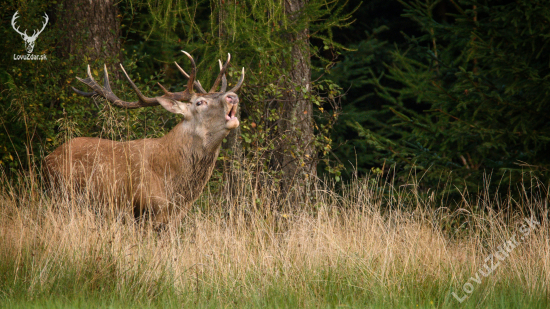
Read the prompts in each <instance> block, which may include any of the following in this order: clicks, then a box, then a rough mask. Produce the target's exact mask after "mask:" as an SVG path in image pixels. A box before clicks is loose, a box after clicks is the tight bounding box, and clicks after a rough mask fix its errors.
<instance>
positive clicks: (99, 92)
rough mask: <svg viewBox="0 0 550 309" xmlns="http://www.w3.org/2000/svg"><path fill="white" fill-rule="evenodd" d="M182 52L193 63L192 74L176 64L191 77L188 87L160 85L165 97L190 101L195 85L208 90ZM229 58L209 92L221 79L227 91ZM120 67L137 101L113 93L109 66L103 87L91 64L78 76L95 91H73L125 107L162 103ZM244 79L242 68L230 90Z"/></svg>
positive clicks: (211, 91) (190, 58)
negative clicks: (178, 88)
mask: <svg viewBox="0 0 550 309" xmlns="http://www.w3.org/2000/svg"><path fill="white" fill-rule="evenodd" d="M182 52H183V53H184V54H185V55H186V56H187V57H188V58H189V60H191V65H192V68H191V74H189V75H188V74H187V73H186V72H185V71H184V70H183V69H182V68H181V67H180V66H179V65H178V64H177V63H176V66H177V67H178V69H179V70H180V71H181V73H183V75H185V76H186V77H187V78H189V80H188V81H187V89H185V90H184V91H180V92H169V91H168V90H166V88H164V87H163V86H162V85H161V84H160V83H158V85H159V87H160V88H161V89H162V91H163V92H164V95H163V96H162V97H163V98H167V99H172V100H177V101H189V100H190V99H191V98H192V97H193V94H194V92H193V86H195V87H197V89H198V90H199V91H200V93H201V94H206V91H205V90H204V88H203V87H202V86H201V83H200V82H199V81H198V80H195V75H196V72H197V66H196V64H195V60H194V59H193V57H192V56H191V55H189V54H188V53H187V52H185V51H183V50H182ZM229 60H231V55H230V54H227V61H226V62H225V64H224V65H223V66H222V62H221V60H218V62H219V65H220V73H219V74H218V77H217V78H216V80H215V81H214V85H213V86H212V88H211V89H210V92H208V93H213V92H214V91H215V90H216V88H217V87H218V85H219V83H220V81H221V82H222V86H221V89H220V91H221V92H225V89H226V88H227V78H226V77H225V71H226V69H227V67H228V65H229ZM120 68H121V69H122V72H124V76H126V79H127V80H128V82H129V83H130V86H131V87H132V89H134V92H135V93H136V94H137V96H138V100H137V101H133V102H128V101H123V100H121V99H120V98H118V97H117V96H116V95H115V94H114V93H113V91H112V90H111V86H110V84H109V74H108V73H107V66H104V74H103V87H101V86H100V85H99V84H98V83H97V82H96V81H95V80H94V78H93V77H92V72H91V70H90V66H89V65H88V78H86V79H82V78H80V77H77V79H78V80H79V81H80V82H82V83H84V84H86V85H87V86H88V87H90V88H92V89H93V90H94V91H92V92H84V91H81V90H78V89H76V88H74V87H72V88H73V91H74V92H76V93H77V94H79V95H81V96H85V97H93V96H101V97H103V98H105V99H106V100H108V101H109V102H111V103H113V104H115V105H117V106H120V107H123V108H139V107H145V106H153V105H158V104H160V103H159V101H158V99H157V97H155V98H148V97H146V96H144V95H143V94H142V93H141V92H140V91H139V89H138V87H137V86H136V84H134V82H133V81H132V80H131V79H130V76H128V73H126V70H125V69H124V67H123V66H122V64H121V65H120ZM243 81H244V68H243V69H242V75H241V78H240V79H239V82H238V83H237V85H236V86H235V87H233V88H232V89H231V90H230V91H232V92H236V91H238V90H239V88H241V86H242V84H243Z"/></svg>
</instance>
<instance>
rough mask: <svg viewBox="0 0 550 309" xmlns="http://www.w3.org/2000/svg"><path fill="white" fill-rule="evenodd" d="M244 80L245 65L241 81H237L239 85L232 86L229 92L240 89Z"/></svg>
mask: <svg viewBox="0 0 550 309" xmlns="http://www.w3.org/2000/svg"><path fill="white" fill-rule="evenodd" d="M243 82H244V67H243V70H242V74H241V78H239V82H237V85H235V87H233V88H231V90H229V92H237V91H239V89H240V88H241V86H242V85H243Z"/></svg>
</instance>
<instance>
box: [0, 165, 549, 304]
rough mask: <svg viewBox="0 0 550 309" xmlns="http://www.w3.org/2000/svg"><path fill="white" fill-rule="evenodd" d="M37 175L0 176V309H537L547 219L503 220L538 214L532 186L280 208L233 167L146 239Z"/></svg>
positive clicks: (381, 193) (399, 189) (394, 192)
mask: <svg viewBox="0 0 550 309" xmlns="http://www.w3.org/2000/svg"><path fill="white" fill-rule="evenodd" d="M38 178H39V177H37V176H33V175H23V176H21V178H20V179H19V182H18V183H17V184H15V183H14V182H12V184H10V183H9V182H7V179H6V178H5V177H4V179H3V181H4V182H3V184H4V185H3V186H2V187H1V191H0V205H1V207H0V308H50V307H51V308H150V307H158V308H182V307H183V308H189V307H190V308H253V307H268V308H311V307H313V308H319V307H322V308H548V307H550V300H549V296H550V288H549V284H550V241H549V239H550V238H549V237H548V236H549V232H550V230H549V226H548V221H547V219H545V218H541V217H540V216H539V217H537V218H536V223H534V222H535V221H530V224H531V225H529V223H527V221H525V220H526V218H528V219H529V218H531V213H529V212H525V211H523V212H514V211H511V209H517V206H518V205H521V206H523V208H524V209H530V210H531V211H532V212H533V213H538V214H540V213H543V214H546V213H547V209H548V206H547V201H548V197H547V189H546V188H545V187H544V186H542V185H540V184H537V183H534V184H533V186H532V188H533V189H530V190H527V189H526V190H525V191H524V194H523V196H521V198H519V199H518V198H511V197H507V196H489V195H488V194H483V192H481V193H478V194H464V199H463V200H462V201H461V202H460V203H459V204H455V207H453V208H454V209H455V210H451V208H448V207H447V206H449V205H446V203H448V202H447V201H445V200H444V199H436V198H435V196H436V195H434V194H432V195H427V197H421V196H420V195H419V194H418V190H419V185H418V184H417V183H415V182H414V181H410V183H409V184H404V183H398V182H397V181H394V180H392V179H383V178H376V177H370V178H369V177H367V178H362V179H356V180H354V181H352V182H351V183H349V184H348V185H346V186H344V187H343V189H341V190H336V189H335V186H334V185H333V184H330V183H324V182H322V181H320V180H317V181H315V182H314V183H313V184H311V189H310V190H307V191H300V190H303V189H299V188H297V189H295V190H296V191H295V192H294V196H296V197H297V198H295V199H292V200H290V199H288V195H282V194H280V193H279V192H278V190H277V189H276V186H270V185H265V183H264V184H263V185H259V184H258V182H257V179H256V178H254V177H252V176H251V174H248V173H246V172H243V173H242V175H240V176H239V177H238V178H239V179H236V180H233V183H234V184H238V186H239V188H237V190H227V189H225V188H222V187H216V186H215V185H212V184H211V185H210V186H209V187H208V189H206V190H205V191H204V193H203V195H202V197H201V198H200V199H199V200H198V201H197V202H196V203H195V205H194V207H193V209H192V210H191V211H190V212H189V213H188V215H187V217H186V218H185V219H184V221H183V222H180V223H178V224H173V225H170V226H168V227H167V228H166V229H164V230H161V231H158V230H155V229H154V228H153V227H152V226H151V224H150V223H148V221H146V220H145V221H143V220H142V221H135V220H133V218H130V217H128V215H125V214H121V213H118V212H116V211H112V210H110V209H109V208H108V206H107V205H103V206H102V205H97V203H96V202H94V201H93V200H90V199H89V198H88V196H87V195H86V194H81V195H77V196H70V195H71V194H69V193H68V192H64V191H63V190H56V191H55V192H52V191H50V190H46V189H45V188H43V187H42V186H41V185H40V183H41V182H40V181H38V180H37V179H38ZM214 184H215V183H214ZM218 184H219V182H218ZM231 192H232V193H231ZM281 205H283V206H281ZM495 206H498V207H495ZM493 208H495V209H496V208H498V209H500V210H501V211H498V212H497V211H493V210H491V209H493ZM529 220H530V219H529ZM537 223H538V224H537ZM526 230H527V234H526V233H525V232H526ZM520 237H523V238H524V239H523V240H521V241H519V239H520ZM512 239H513V240H518V242H516V243H515V246H514V247H515V248H512V247H510V246H508V249H510V250H509V251H510V252H509V253H507V254H506V255H503V254H504V252H503V251H502V252H500V253H498V252H497V251H498V250H499V249H498V247H499V246H501V245H502V244H506V241H511V240H512ZM512 243H513V241H512ZM508 244H510V243H508ZM491 254H492V255H491ZM490 255H491V256H492V257H493V261H492V263H493V264H494V266H489V267H491V269H492V271H490V273H488V271H486V270H487V268H484V264H486V263H489V262H491V261H489V260H488V259H489V256H490ZM498 258H501V259H498ZM487 261H489V262H487ZM487 265H489V264H487ZM480 270H482V271H483V272H484V273H485V275H487V276H484V275H483V274H481V275H480ZM453 292H454V293H455V295H456V296H453V294H452V293H453ZM459 299H461V302H460V301H459Z"/></svg>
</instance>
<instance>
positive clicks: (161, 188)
mask: <svg viewBox="0 0 550 309" xmlns="http://www.w3.org/2000/svg"><path fill="white" fill-rule="evenodd" d="M159 101H160V103H161V105H162V106H163V107H164V108H166V109H167V110H169V111H171V112H173V113H177V114H181V115H183V117H184V120H183V121H182V122H180V123H179V124H178V125H176V127H174V128H173V129H172V130H171V131H170V132H169V133H167V134H166V135H165V136H163V137H161V138H154V139H140V140H134V141H128V142H116V141H111V140H106V139H99V138H90V137H79V138H75V139H72V140H70V141H68V142H67V143H65V144H63V145H61V146H60V147H58V148H57V149H56V150H54V151H53V152H52V153H51V154H50V155H48V156H47V157H46V158H45V159H44V160H45V162H44V163H45V164H44V169H45V172H46V175H48V176H49V177H50V179H51V180H52V181H55V183H56V185H58V186H59V185H66V186H69V187H78V188H81V189H82V188H86V189H87V190H89V192H91V193H92V194H93V195H94V196H96V197H97V198H99V199H101V200H103V201H105V202H107V201H114V204H115V205H116V207H118V208H119V209H122V208H123V206H124V205H126V204H128V202H129V203H130V204H131V205H132V206H133V208H134V213H135V214H142V213H144V212H145V211H147V212H149V213H150V214H151V215H152V216H153V218H154V221H155V222H157V223H167V222H168V221H169V220H171V219H179V218H181V216H182V215H184V214H185V213H186V211H187V209H188V208H189V206H190V205H191V203H193V201H195V200H196V199H197V198H198V197H199V195H200V194H201V192H202V190H203V188H204V186H205V185H206V183H207V182H208V179H209V178H210V176H211V175H212V170H213V169H214V165H215V163H216V158H217V156H218V154H219V151H220V146H221V144H222V141H223V139H224V138H225V137H226V136H227V134H228V133H229V131H230V130H232V129H234V128H236V127H238V125H239V123H238V120H237V119H236V118H235V117H231V116H234V115H235V112H236V108H237V105H238V96H237V95H236V94H235V93H233V92H226V93H208V94H194V95H193V98H192V99H191V100H190V102H186V103H184V102H179V101H175V100H167V99H161V98H159ZM197 102H200V105H197ZM228 114H229V115H230V117H229V118H230V119H228V118H227V117H226V115H228Z"/></svg>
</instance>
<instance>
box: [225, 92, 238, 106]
mask: <svg viewBox="0 0 550 309" xmlns="http://www.w3.org/2000/svg"><path fill="white" fill-rule="evenodd" d="M225 101H227V103H230V104H237V103H239V97H238V96H237V95H234V94H228V95H227V96H226V97H225Z"/></svg>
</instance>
